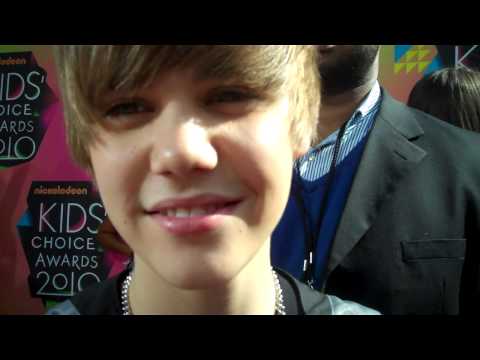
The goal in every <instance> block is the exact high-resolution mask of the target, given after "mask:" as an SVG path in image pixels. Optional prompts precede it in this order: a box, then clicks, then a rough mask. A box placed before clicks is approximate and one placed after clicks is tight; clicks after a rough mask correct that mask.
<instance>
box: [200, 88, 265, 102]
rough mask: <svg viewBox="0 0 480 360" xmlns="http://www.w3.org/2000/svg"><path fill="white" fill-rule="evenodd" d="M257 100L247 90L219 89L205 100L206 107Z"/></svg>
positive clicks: (254, 95)
mask: <svg viewBox="0 0 480 360" xmlns="http://www.w3.org/2000/svg"><path fill="white" fill-rule="evenodd" d="M254 99H257V95H256V94H254V93H253V92H249V91H247V90H239V89H221V90H217V91H214V92H213V93H212V94H210V96H209V97H208V98H207V101H206V103H207V105H214V104H223V103H239V102H245V101H250V100H254Z"/></svg>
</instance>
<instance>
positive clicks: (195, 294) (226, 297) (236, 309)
mask: <svg viewBox="0 0 480 360" xmlns="http://www.w3.org/2000/svg"><path fill="white" fill-rule="evenodd" d="M269 254H270V246H269V242H268V241H267V242H266V243H265V245H264V248H262V250H261V251H259V252H258V253H257V254H256V256H255V258H254V259H252V260H251V261H250V262H249V263H248V264H247V265H246V266H245V267H244V268H243V269H241V270H240V272H239V273H238V274H236V275H234V276H233V277H232V278H231V279H229V280H228V281H225V282H220V283H216V284H214V285H211V286H209V287H207V288H202V289H195V290H190V289H182V288H180V287H176V286H174V285H173V284H171V283H169V282H167V281H166V280H165V279H164V278H162V277H161V276H159V275H158V274H157V273H156V272H154V271H152V270H151V267H149V266H148V265H146V264H145V263H143V262H142V261H141V259H137V258H136V259H135V270H134V272H133V275H132V284H131V286H130V296H129V299H130V306H131V309H132V313H133V314H136V315H273V314H274V309H275V286H274V280H273V276H272V271H271V267H270V258H269ZM226 278H227V277H226Z"/></svg>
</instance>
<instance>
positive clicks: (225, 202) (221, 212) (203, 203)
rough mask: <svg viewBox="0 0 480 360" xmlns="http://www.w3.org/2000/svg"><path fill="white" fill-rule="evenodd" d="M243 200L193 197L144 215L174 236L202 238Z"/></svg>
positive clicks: (215, 227)
mask: <svg viewBox="0 0 480 360" xmlns="http://www.w3.org/2000/svg"><path fill="white" fill-rule="evenodd" d="M242 201H243V199H237V200H232V199H225V198H220V197H210V196H204V197H197V198H194V199H190V200H185V199H184V200H167V201H164V202H163V203H161V204H159V205H157V206H156V207H155V208H154V209H152V211H148V212H147V214H148V215H149V216H150V218H151V219H152V220H154V221H155V222H156V223H157V224H159V225H160V226H161V227H162V228H163V229H164V230H165V231H167V232H168V233H170V234H171V235H174V236H175V237H177V238H178V237H183V236H187V237H191V236H193V235H202V234H206V233H208V232H210V231H213V230H215V229H218V228H219V227H221V226H222V224H223V223H224V222H225V220H226V219H227V218H226V216H229V215H231V214H233V213H234V212H235V211H236V209H237V208H238V206H239V205H240V204H241V203H242Z"/></svg>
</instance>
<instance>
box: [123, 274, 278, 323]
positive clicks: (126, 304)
mask: <svg viewBox="0 0 480 360" xmlns="http://www.w3.org/2000/svg"><path fill="white" fill-rule="evenodd" d="M272 275H273V282H274V284H275V315H286V314H287V313H286V311H285V305H284V303H283V290H282V287H281V286H280V280H279V279H278V275H277V273H276V272H275V270H273V269H272ZM131 282H132V273H131V272H130V273H129V274H128V275H127V277H126V278H125V280H124V281H123V283H122V291H121V303H122V315H131V314H132V311H131V308H130V302H129V301H128V290H129V289H130V283H131Z"/></svg>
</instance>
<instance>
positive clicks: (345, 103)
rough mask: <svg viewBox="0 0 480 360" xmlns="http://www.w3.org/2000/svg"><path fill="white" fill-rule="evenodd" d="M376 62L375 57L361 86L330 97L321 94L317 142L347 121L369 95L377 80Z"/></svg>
mask: <svg viewBox="0 0 480 360" xmlns="http://www.w3.org/2000/svg"><path fill="white" fill-rule="evenodd" d="M378 61H379V59H378V56H377V58H376V60H375V62H374V64H373V66H372V67H371V69H370V71H369V73H368V74H367V76H366V77H365V82H364V83H363V84H362V85H360V86H358V87H355V88H353V89H349V90H347V91H345V92H343V93H340V94H336V95H332V96H329V95H328V94H322V105H321V110H320V118H319V122H318V130H317V139H318V140H319V141H321V140H323V139H325V138H326V137H327V136H328V135H330V134H331V133H333V132H334V131H336V130H337V129H339V128H340V127H341V126H342V125H343V124H344V123H345V122H346V121H348V120H349V119H350V118H351V116H352V115H353V112H354V111H355V110H356V109H357V108H358V107H359V106H360V104H361V103H362V101H363V100H364V99H365V97H366V96H367V95H368V94H369V93H370V91H371V90H372V88H373V86H374V85H375V82H376V81H377V78H378Z"/></svg>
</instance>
